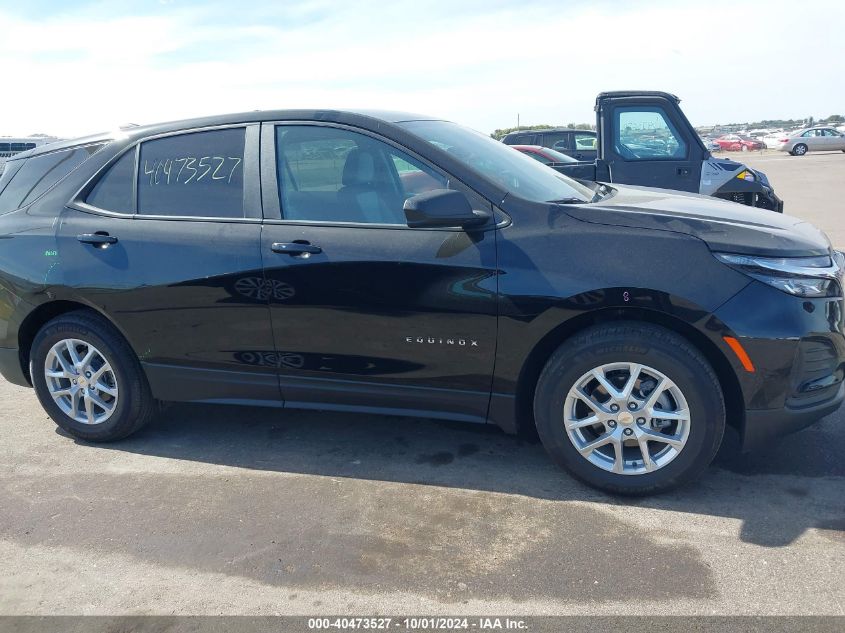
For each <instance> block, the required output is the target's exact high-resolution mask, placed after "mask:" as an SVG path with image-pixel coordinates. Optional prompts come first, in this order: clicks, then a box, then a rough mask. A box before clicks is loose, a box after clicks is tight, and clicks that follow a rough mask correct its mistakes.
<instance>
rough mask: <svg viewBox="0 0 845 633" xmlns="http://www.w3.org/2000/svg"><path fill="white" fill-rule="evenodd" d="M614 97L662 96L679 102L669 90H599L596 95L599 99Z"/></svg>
mask: <svg viewBox="0 0 845 633" xmlns="http://www.w3.org/2000/svg"><path fill="white" fill-rule="evenodd" d="M615 97H663V98H664V99H672V100H673V101H674V102H675V103H680V102H681V100H680V98H679V97H677V96H676V95H673V94H672V93H671V92H663V91H662V90H611V91H609V92H600V93H599V96H598V97H596V101H598V100H599V99H613V98H615Z"/></svg>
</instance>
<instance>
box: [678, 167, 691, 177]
mask: <svg viewBox="0 0 845 633" xmlns="http://www.w3.org/2000/svg"><path fill="white" fill-rule="evenodd" d="M678 175H679V176H689V169H687V168H686V167H678Z"/></svg>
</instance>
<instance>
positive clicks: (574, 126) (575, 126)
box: [490, 123, 596, 141]
mask: <svg viewBox="0 0 845 633" xmlns="http://www.w3.org/2000/svg"><path fill="white" fill-rule="evenodd" d="M561 128H567V129H569V130H595V129H596V126H595V125H590V124H589V123H567V124H566V125H549V124H548V123H541V124H540V125H520V126H519V127H504V128H499V129H496V130H493V133H492V134H491V135H490V136H491V137H493V138H494V139H496V140H497V141H498V140H501V139H502V138H503V137H504V136H505V134H510V133H511V132H522V131H527V130H559V129H561Z"/></svg>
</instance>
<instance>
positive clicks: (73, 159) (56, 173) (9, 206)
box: [0, 145, 103, 213]
mask: <svg viewBox="0 0 845 633" xmlns="http://www.w3.org/2000/svg"><path fill="white" fill-rule="evenodd" d="M102 147H103V146H102V145H87V146H85V147H74V148H71V149H66V150H62V151H59V152H51V153H49V154H40V155H38V156H33V157H32V158H27V159H26V160H25V161H21V162H22V164H21V166H20V167H19V168H18V169H17V171H16V172H15V173H14V174H11V176H10V178H9V179H7V180H6V185H5V187H4V188H3V190H2V192H0V213H8V212H9V211H14V210H15V209H19V208H21V207H24V206H26V205H28V204H30V203H31V202H34V201H35V200H36V199H37V198H39V197H40V196H41V194H43V193H44V192H46V191H47V190H48V189H50V188H51V187H52V186H53V185H55V184H56V183H58V182H59V181H60V180H62V179H63V178H64V177H65V176H67V175H68V174H69V173H70V172H72V171H73V170H74V169H76V168H77V167H79V165H81V164H82V163H83V162H84V161H85V160H87V159H88V158H89V157H90V156H92V155H93V154H94V153H95V152H96V151H97V150H99V149H102ZM15 162H17V161H15Z"/></svg>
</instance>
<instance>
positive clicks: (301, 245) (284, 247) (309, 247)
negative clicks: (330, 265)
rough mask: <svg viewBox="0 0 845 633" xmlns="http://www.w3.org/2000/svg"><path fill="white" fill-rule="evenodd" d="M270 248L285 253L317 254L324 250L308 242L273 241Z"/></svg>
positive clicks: (275, 251)
mask: <svg viewBox="0 0 845 633" xmlns="http://www.w3.org/2000/svg"><path fill="white" fill-rule="evenodd" d="M270 248H271V250H272V251H273V252H274V253H282V254H284V255H306V254H308V255H316V254H317V253H322V252H323V249H322V248H320V247H319V246H314V245H313V244H309V243H307V242H273V245H272V246H271V247H270Z"/></svg>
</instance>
